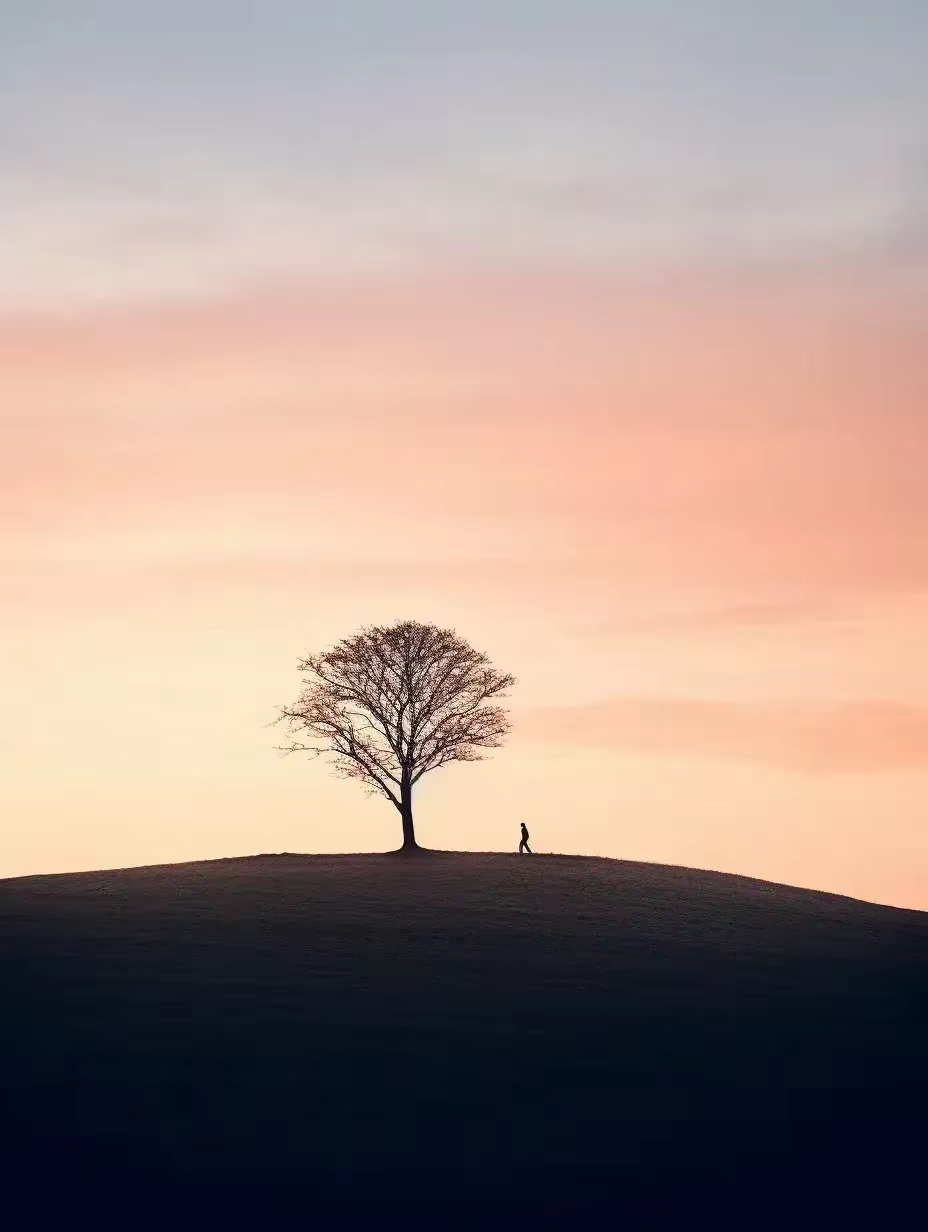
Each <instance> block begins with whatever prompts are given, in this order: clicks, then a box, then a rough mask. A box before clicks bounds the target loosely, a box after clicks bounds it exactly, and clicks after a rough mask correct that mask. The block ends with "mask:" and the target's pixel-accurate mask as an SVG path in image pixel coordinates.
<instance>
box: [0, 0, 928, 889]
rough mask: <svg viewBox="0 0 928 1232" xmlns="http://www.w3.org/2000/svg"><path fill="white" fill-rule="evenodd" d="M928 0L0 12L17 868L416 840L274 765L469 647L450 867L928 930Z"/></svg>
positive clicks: (2, 759)
mask: <svg viewBox="0 0 928 1232" xmlns="http://www.w3.org/2000/svg"><path fill="white" fill-rule="evenodd" d="M926 63H928V8H926V6H925V5H924V3H923V2H922V0H884V2H883V3H879V4H877V3H874V2H872V0H871V2H870V3H863V2H862V0H861V2H860V3H856V2H854V0H847V2H846V3H842V4H840V5H838V4H835V3H833V2H827V3H826V0H779V2H778V3H776V4H773V3H769V4H750V5H748V4H744V3H736V2H735V0H728V2H723V0H704V2H703V3H700V4H691V3H689V2H688V0H647V2H646V0H627V2H624V3H623V2H622V0H601V2H597V0H573V2H572V3H571V4H566V3H560V2H558V3H553V2H552V3H548V2H546V0H494V2H493V3H489V2H488V0H469V2H468V3H467V4H463V3H461V4H458V3H442V2H441V0H429V2H426V0H421V2H420V0H365V2H364V3H361V2H360V0H354V2H352V0H342V2H340V3H339V4H337V5H335V4H332V5H313V4H307V3H305V2H300V3H297V0H263V2H262V3H261V4H260V5H258V4H254V3H248V4H246V3H237V2H236V0H183V2H182V3H181V2H180V0H159V3H158V4H150V3H147V2H146V3H142V2H141V0H139V2H138V3H136V2H135V0H83V2H82V3H81V4H80V5H74V4H72V3H70V2H68V0H32V2H31V3H30V4H29V5H25V4H21V5H15V6H14V5H10V4H3V3H2V0H0V101H2V107H0V222H2V226H0V426H2V445H3V447H2V452H0V468H2V471H0V555H2V573H0V651H2V654H3V662H4V671H3V677H4V702H5V704H4V706H3V710H2V714H0V774H2V778H0V781H2V784H3V786H2V789H0V790H2V796H3V799H2V812H3V817H4V822H5V824H4V827H3V830H2V837H0V876H14V875H18V874H22V873H29V872H38V871H63V870H68V869H78V868H91V867H106V866H116V865H126V864H143V863H152V862H167V861H176V860H186V859H196V858H205V857H213V856H222V855H235V854H247V853H253V852H256V851H282V850H290V851H301V850H306V851H337V850H369V849H371V850H375V849H384V848H387V847H390V846H392V845H395V844H396V843H397V842H398V838H399V835H398V818H397V816H396V814H395V813H394V811H393V810H392V809H390V807H389V806H388V805H386V804H381V803H379V802H377V801H375V800H371V799H368V798H366V797H365V796H364V795H363V794H362V793H361V792H360V791H359V790H358V787H357V786H356V785H355V784H351V783H344V782H339V781H337V780H333V779H331V778H330V777H329V776H328V775H327V774H326V772H325V770H324V769H323V768H322V767H321V766H319V765H318V764H313V763H310V762H306V761H303V762H300V761H298V760H297V759H294V758H291V759H285V760H281V759H280V758H279V757H278V756H277V755H276V754H275V752H274V750H273V745H274V743H275V740H276V739H277V737H276V736H275V733H274V732H273V731H272V730H269V729H268V727H267V726H266V725H267V724H268V723H269V721H270V720H271V719H272V718H273V716H274V710H275V706H276V705H277V704H278V703H281V702H285V701H287V700H290V699H291V698H292V697H293V696H294V695H295V692H296V690H297V688H298V684H299V679H298V676H297V672H296V661H297V658H298V657H299V656H300V655H301V654H302V653H304V652H305V651H308V650H312V649H322V648H324V647H325V646H327V645H329V644H330V643H331V642H333V641H334V640H337V639H338V638H339V637H341V636H344V635H347V634H349V633H351V632H353V631H355V629H357V628H358V627H359V626H361V625H364V624H368V623H379V622H385V621H389V620H393V619H396V618H413V619H419V620H424V621H435V622H437V623H440V624H450V625H453V626H454V627H455V628H456V629H458V630H459V632H461V633H462V634H463V635H464V636H466V637H467V638H468V639H469V640H470V641H472V642H473V643H474V644H475V645H477V646H479V647H480V648H482V649H485V650H486V651H487V652H488V653H489V654H490V655H491V657H492V658H493V660H494V662H495V663H496V664H497V666H499V667H500V668H501V669H503V670H507V671H512V672H514V673H515V674H516V675H517V676H518V678H519V685H518V688H517V690H516V691H515V693H514V695H513V698H512V704H513V712H514V720H515V729H514V733H513V737H512V739H511V741H510V744H509V746H508V747H507V748H506V750H505V751H502V752H500V753H498V754H497V755H496V756H495V757H494V758H493V760H492V761H489V762H487V763H485V764H483V765H480V766H467V767H457V768H451V769H447V770H443V771H440V772H438V773H437V774H435V775H433V776H431V777H430V778H429V779H426V780H425V781H424V783H423V788H422V791H421V793H420V796H419V800H418V806H417V824H418V829H419V832H420V837H421V840H422V841H423V842H424V843H426V844H428V845H431V846H436V847H451V848H455V849H473V850H486V849H507V848H514V847H515V846H516V844H517V843H518V837H519V836H518V823H519V821H520V820H522V819H525V820H526V821H527V822H528V823H529V826H530V828H531V831H532V835H533V839H534V845H537V848H538V849H539V850H541V851H549V850H550V851H567V852H584V853H590V854H602V855H609V856H619V857H629V858H633V859H641V860H655V861H663V862H670V863H677V864H690V865H695V866H698V867H706V868H716V869H723V870H727V871H732V872H741V873H746V874H750V875H753V876H759V877H766V878H770V879H773V880H780V881H787V882H792V883H794V884H799V885H804V886H812V887H817V888H821V889H829V890H835V891H839V892H843V893H848V894H853V895H857V896H859V897H863V898H868V899H873V900H877V901H881V902H887V903H897V904H900V905H906V906H914V907H921V908H928V653H926V651H928V483H926V482H925V473H926V462H925V459H926V457H928V360H926V354H928V337H926V333H928V330H926V325H925V322H926V320H928V74H926V73H925V65H926Z"/></svg>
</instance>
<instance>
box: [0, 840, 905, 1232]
mask: <svg viewBox="0 0 928 1232" xmlns="http://www.w3.org/2000/svg"><path fill="white" fill-rule="evenodd" d="M926 958H928V916H926V915H922V914H921V913H916V912H906V911H899V910H894V909H891V908H885V907H876V906H872V905H869V904H866V903H861V902H856V901H854V900H852V899H847V898H840V897H836V896H833V895H828V894H818V893H812V892H809V891H804V890H796V889H790V888H788V887H785V886H779V885H772V884H768V883H765V882H758V881H752V880H749V879H746V878H739V877H730V876H724V875H721V874H713V873H704V872H695V871H693V870H689V869H680V868H667V867H661V866H654V865H641V864H630V863H621V862H616V861H609V860H595V859H580V858H568V857H544V856H536V857H534V858H529V857H522V858H519V857H517V856H494V855H487V856H478V855H455V854H440V853H439V854H434V855H428V856H423V857H422V858H419V859H414V860H403V859H398V858H396V857H390V856H374V857H369V856H342V857H303V856H289V855H287V856H264V857H258V858H254V859H243V860H222V861H214V862H210V863H203V864H187V865H178V866H169V867H159V868H143V869H132V870H125V871H119V872H107V873H88V874H79V875H73V876H58V877H32V878H25V879H19V880H15V881H6V882H0V963H2V971H0V975H2V986H3V992H4V1011H3V1021H2V1026H0V1048H2V1053H0V1065H2V1076H3V1087H4V1092H3V1096H4V1098H3V1117H4V1131H3V1132H4V1142H3V1144H2V1149H3V1152H4V1154H3V1161H4V1164H5V1165H6V1174H7V1177H8V1178H13V1179H14V1180H15V1179H18V1180H19V1181H20V1182H26V1181H27V1180H28V1181H30V1182H31V1183H33V1184H34V1185H35V1190H34V1192H35V1194H36V1195H38V1197H39V1198H40V1199H41V1198H42V1197H43V1196H47V1195H48V1194H49V1193H50V1192H52V1191H54V1192H57V1193H58V1194H59V1195H60V1194H61V1193H62V1192H64V1193H68V1194H74V1193H77V1192H80V1191H82V1190H83V1189H85V1188H86V1187H87V1186H93V1185H96V1184H102V1185H104V1186H105V1187H106V1189H107V1190H109V1191H112V1190H113V1189H114V1188H116V1187H118V1186H120V1185H125V1184H131V1185H134V1186H138V1187H139V1192H140V1193H144V1195H145V1197H146V1201H147V1202H149V1203H151V1202H156V1201H157V1200H158V1199H159V1198H167V1199H168V1200H169V1201H171V1202H173V1201H174V1200H175V1199H177V1198H178V1197H180V1196H183V1197H184V1200H185V1203H186V1205H184V1206H183V1207H175V1208H174V1209H175V1216H174V1220H175V1222H176V1221H177V1218H179V1213H180V1211H181V1210H184V1211H188V1210H190V1209H192V1207H191V1206H190V1205H189V1203H190V1202H193V1201H195V1200H196V1199H197V1197H199V1198H202V1199H204V1200H205V1201H206V1202H208V1203H209V1205H210V1209H211V1210H212V1212H213V1214H214V1215H218V1214H220V1213H221V1212H222V1211H223V1210H225V1209H228V1210H230V1211H231V1210H237V1209H241V1208H242V1206H243V1204H244V1205H247V1203H248V1202H249V1201H256V1202H258V1203H259V1206H260V1208H261V1209H262V1210H265V1211H266V1210H268V1209H270V1206H268V1205H266V1204H272V1205H275V1206H276V1205H277V1204H284V1205H285V1204H286V1203H287V1202H288V1201H292V1202H294V1203H295V1206H294V1209H295V1210H299V1211H300V1213H301V1215H303V1216H308V1215H310V1214H312V1212H313V1210H314V1209H318V1210H325V1211H327V1212H329V1213H331V1212H333V1211H342V1212H349V1211H364V1210H369V1211H372V1212H380V1213H382V1212H384V1211H388V1210H395V1211H404V1210H420V1211H422V1212H424V1213H428V1214H431V1215H433V1216H435V1215H438V1214H440V1213H442V1212H448V1213H452V1214H453V1213H455V1212H461V1211H465V1212H466V1211H467V1210H468V1209H469V1208H472V1207H476V1208H477V1209H479V1210H481V1211H483V1212H495V1213H498V1214H504V1213H505V1212H507V1211H518V1212H520V1213H522V1214H524V1215H533V1214H535V1213H541V1212H542V1211H550V1210H553V1209H561V1210H572V1211H577V1212H580V1211H581V1210H589V1211H593V1210H599V1209H601V1208H602V1207H604V1206H613V1207H614V1208H615V1209H616V1210H617V1211H621V1212H625V1211H628V1210H647V1211H649V1212H650V1213H651V1214H652V1215H655V1214H656V1213H657V1212H658V1211H660V1210H670V1209H671V1208H673V1207H679V1206H681V1205H682V1206H683V1207H684V1208H690V1209H695V1206H696V1205H697V1204H701V1203H704V1202H712V1203H716V1202H727V1203H729V1204H732V1205H733V1206H735V1207H737V1206H738V1205H739V1204H740V1203H743V1202H747V1203H748V1204H749V1205H748V1207H745V1208H744V1211H745V1215H746V1216H747V1212H748V1211H750V1212H751V1216H750V1218H749V1222H751V1221H756V1217H757V1215H758V1214H759V1213H761V1212H762V1211H763V1210H764V1209H767V1208H769V1206H770V1204H771V1203H773V1202H775V1201H777V1200H778V1199H785V1200H786V1201H788V1202H789V1203H790V1204H793V1203H795V1202H797V1201H799V1202H802V1203H803V1204H804V1205H803V1207H802V1209H805V1210H810V1209H811V1207H810V1203H811V1202H812V1201H813V1199H814V1200H815V1201H816V1202H825V1203H827V1204H829V1205H830V1206H831V1207H832V1208H833V1209H835V1210H836V1209H837V1208H838V1207H840V1208H841V1209H842V1210H844V1209H848V1210H850V1209H853V1208H855V1207H858V1206H859V1205H860V1204H861V1203H864V1202H867V1201H873V1200H877V1201H878V1203H879V1204H880V1206H881V1207H883V1208H884V1209H885V1208H886V1206H887V1204H889V1203H892V1202H893V1201H895V1200H897V1199H899V1196H900V1195H901V1194H904V1193H905V1192H906V1190H907V1187H908V1186H909V1184H910V1182H914V1174H913V1173H912V1172H911V1171H910V1170H911V1169H912V1168H913V1167H917V1168H918V1170H920V1166H921V1163H920V1159H919V1153H920V1149H921V1138H920V1136H921V1124H922V1118H923V1115H924V1108H925V1104H926V1096H928V1084H926V1064H925V1027H926V1024H928V1013H926V1001H925V996H924V989H925V984H924V977H925V973H926V967H925V960H926ZM795 1209H799V1208H795Z"/></svg>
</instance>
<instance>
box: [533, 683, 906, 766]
mask: <svg viewBox="0 0 928 1232" xmlns="http://www.w3.org/2000/svg"><path fill="white" fill-rule="evenodd" d="M517 730H518V732H519V734H521V735H522V736H523V737H525V738H528V739H530V740H542V741H544V742H549V743H553V744H556V745H564V744H567V745H579V746H585V747H588V748H605V749H611V750H613V751H615V752H620V753H645V754H649V755H651V756H655V757H665V758H666V757H695V758H708V759H710V760H721V761H723V762H724V761H732V760H734V761H745V762H757V763H761V764H763V765H767V766H771V767H773V768H775V769H779V770H787V771H794V772H798V773H807V774H829V773H832V774H836V773H840V774H845V773H866V772H868V771H891V770H900V769H909V768H922V769H925V768H928V706H905V705H899V704H896V703H893V702H874V701H857V702H837V703H833V704H819V705H813V704H810V703H808V702H794V703H789V702H782V701H780V702H751V703H744V702H730V701H707V700H696V699H685V700H684V699H680V698H665V699H659V698H615V699H612V700H609V701H604V702H600V703H595V704H592V705H586V706H563V707H552V708H543V707H540V708H537V709H535V710H529V711H527V712H525V713H523V714H521V715H520V716H519V723H518V729H517Z"/></svg>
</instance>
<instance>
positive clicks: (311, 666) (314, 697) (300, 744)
mask: <svg viewBox="0 0 928 1232" xmlns="http://www.w3.org/2000/svg"><path fill="white" fill-rule="evenodd" d="M299 667H300V671H302V672H303V673H304V680H303V691H302V692H301V694H300V696H299V698H298V699H297V701H296V702H295V703H294V705H292V706H282V707H281V708H280V714H279V717H278V718H277V720H276V722H278V723H282V724H285V725H286V727H287V730H288V733H289V737H290V742H289V743H288V744H287V745H285V746H284V747H283V748H282V749H281V751H282V752H284V753H311V754H313V755H315V756H328V757H329V758H330V759H331V760H332V762H333V763H334V765H335V768H336V773H337V774H339V775H341V776H342V777H343V778H352V779H360V781H361V782H362V783H363V784H364V785H365V786H366V787H368V788H369V789H370V791H372V792H379V793H380V794H382V795H384V796H386V798H387V799H388V800H389V801H390V803H391V804H393V805H394V807H395V808H396V809H397V811H398V812H399V814H400V816H401V818H402V821H403V846H402V850H403V851H415V850H417V849H418V844H417V843H416V834H415V829H414V827H413V818H412V793H413V788H414V787H415V785H416V783H418V781H419V780H420V779H421V778H422V776H423V775H424V774H427V773H428V772H429V771H430V770H437V769H438V767H439V766H445V765H447V764H448V763H449V762H452V761H482V760H483V758H484V754H483V752H482V750H484V749H494V748H498V747H499V745H501V744H502V742H503V739H504V738H505V736H506V734H507V732H508V731H509V720H508V718H507V715H506V712H505V710H504V709H503V708H502V707H501V706H499V705H497V704H495V703H496V702H497V701H498V700H499V699H501V698H503V697H505V696H506V694H507V690H508V689H509V688H510V687H511V686H512V685H513V684H515V679H514V677H512V676H508V675H505V674H503V673H502V672H498V671H496V670H495V669H494V668H493V667H491V666H490V662H489V660H488V658H487V656H486V655H485V654H481V653H480V652H479V651H477V650H474V649H473V648H472V647H471V646H469V645H468V644H467V642H465V641H464V640H463V638H460V637H458V635H457V634H456V633H455V632H454V631H453V630H452V629H438V628H436V627H435V626H434V625H422V624H418V623H416V622H415V621H409V620H407V621H401V622H400V623H398V624H395V625H391V626H390V627H389V628H383V627H376V628H367V629H362V630H361V632H360V633H357V634H356V635H355V636H354V637H350V638H346V639H345V640H344V641H341V642H339V643H338V645H337V646H334V647H333V648H332V649H331V650H327V651H326V652H325V653H324V654H313V655H308V656H307V657H306V658H305V659H302V660H301V661H300V664H299Z"/></svg>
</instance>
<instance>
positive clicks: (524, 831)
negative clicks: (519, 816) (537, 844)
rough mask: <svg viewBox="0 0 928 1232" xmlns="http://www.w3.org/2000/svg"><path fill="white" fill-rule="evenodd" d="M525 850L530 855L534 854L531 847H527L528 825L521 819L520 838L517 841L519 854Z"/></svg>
mask: <svg viewBox="0 0 928 1232" xmlns="http://www.w3.org/2000/svg"><path fill="white" fill-rule="evenodd" d="M525 851H527V852H528V854H529V855H530V856H533V855H534V854H535V853H534V852H533V851H532V849H531V847H529V845H528V826H527V825H526V824H525V822H524V821H523V822H522V840H521V842H520V843H519V855H522V853H523V852H525Z"/></svg>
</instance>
